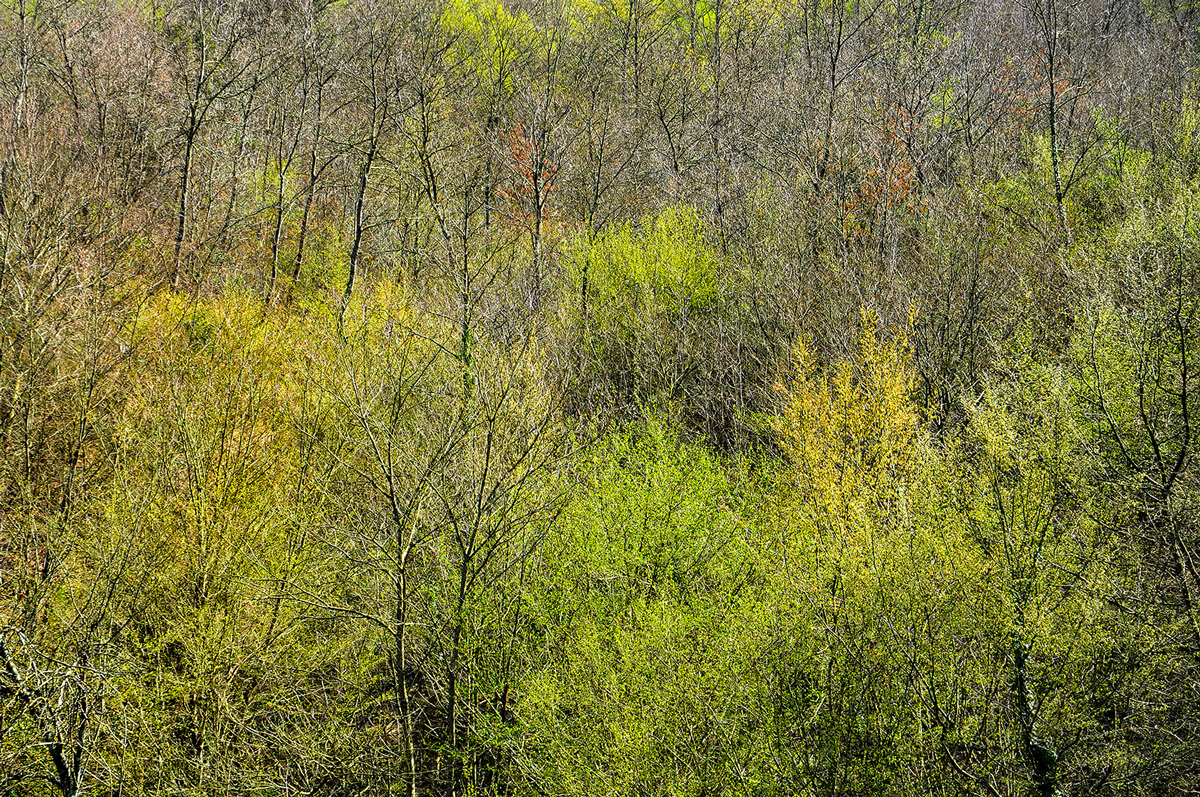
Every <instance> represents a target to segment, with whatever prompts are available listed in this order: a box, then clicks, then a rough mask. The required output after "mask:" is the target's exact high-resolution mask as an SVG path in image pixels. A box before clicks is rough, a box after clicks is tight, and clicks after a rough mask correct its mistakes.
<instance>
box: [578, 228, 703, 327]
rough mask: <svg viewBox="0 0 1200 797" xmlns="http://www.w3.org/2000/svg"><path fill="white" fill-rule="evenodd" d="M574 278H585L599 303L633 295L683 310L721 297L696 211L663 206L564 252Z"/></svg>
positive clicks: (646, 302) (589, 291)
mask: <svg viewBox="0 0 1200 797" xmlns="http://www.w3.org/2000/svg"><path fill="white" fill-rule="evenodd" d="M568 260H569V262H570V264H571V270H572V272H573V274H574V275H575V279H576V280H577V281H578V282H579V283H580V284H582V282H583V281H584V280H585V279H586V281H587V286H588V293H589V296H594V297H595V301H596V302H597V303H605V302H611V301H614V300H617V299H618V297H622V296H628V295H632V296H635V297H637V298H638V299H639V301H640V302H641V303H644V304H647V305H660V306H662V307H664V308H665V309H669V310H675V311H682V310H687V309H689V308H691V309H706V308H709V307H712V306H713V305H714V304H715V303H716V302H717V300H718V297H719V295H720V293H719V291H720V285H719V279H720V266H719V261H718V259H717V256H716V254H715V253H714V252H713V250H712V248H711V247H710V246H709V244H708V242H707V241H706V240H705V231H704V222H703V221H702V220H701V218H700V214H699V212H698V211H697V210H696V209H695V208H694V207H690V206H687V205H676V206H673V207H670V208H667V209H666V210H664V211H663V212H662V213H660V214H658V215H657V216H648V217H646V218H644V219H642V222H641V224H639V225H637V226H634V225H632V224H626V225H624V226H622V227H620V228H619V229H617V230H616V231H614V232H610V233H607V234H604V235H601V236H600V237H598V238H596V239H594V240H591V241H588V240H581V241H580V242H579V243H578V244H577V245H576V246H575V247H574V249H573V250H572V251H571V252H570V254H569V255H568Z"/></svg>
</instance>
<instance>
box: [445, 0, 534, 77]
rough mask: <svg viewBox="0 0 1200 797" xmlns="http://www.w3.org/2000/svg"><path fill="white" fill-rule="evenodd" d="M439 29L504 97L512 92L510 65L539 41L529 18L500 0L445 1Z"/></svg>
mask: <svg viewBox="0 0 1200 797" xmlns="http://www.w3.org/2000/svg"><path fill="white" fill-rule="evenodd" d="M442 27H443V29H444V30H445V31H446V34H447V35H448V36H450V37H452V38H453V39H454V40H455V41H456V42H457V43H456V45H455V46H456V47H457V48H458V52H459V53H460V54H461V55H462V56H463V57H465V58H467V59H468V60H469V61H470V63H471V64H472V66H473V68H474V70H475V72H476V74H478V75H479V76H480V77H481V78H482V79H483V80H484V81H486V84H487V85H488V86H491V87H495V88H497V89H500V90H502V91H504V92H505V93H507V92H509V91H511V90H512V88H513V82H512V81H513V75H512V64H513V61H514V60H515V59H516V58H517V56H518V54H519V53H522V52H525V51H526V50H527V49H528V48H529V46H530V45H531V44H532V43H533V42H536V41H538V39H539V34H538V30H537V28H536V26H535V25H534V24H533V22H532V21H531V20H530V19H529V16H528V15H527V14H525V12H524V11H517V12H516V13H513V12H510V11H509V10H508V9H507V8H506V7H505V5H504V3H502V2H501V0H447V3H446V7H445V10H444V11H443V12H442Z"/></svg>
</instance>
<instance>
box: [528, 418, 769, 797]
mask: <svg viewBox="0 0 1200 797" xmlns="http://www.w3.org/2000/svg"><path fill="white" fill-rule="evenodd" d="M579 479H580V485H579V489H577V490H576V491H575V494H576V498H575V500H573V501H572V502H571V504H570V505H569V506H568V507H567V509H566V511H565V513H564V520H563V524H562V526H561V531H560V533H559V534H558V535H556V536H555V537H554V538H552V539H550V540H547V544H546V546H545V547H544V548H543V553H542V557H543V558H542V560H541V561H542V565H541V568H540V571H541V578H540V579H539V583H538V586H537V587H536V588H535V590H534V591H533V593H532V597H531V600H532V602H531V606H530V611H531V612H533V613H534V614H535V616H536V617H537V618H538V620H539V623H540V625H541V627H542V629H543V631H542V634H543V640H542V642H541V645H540V646H539V652H538V654H537V655H536V659H535V660H541V661H544V662H545V663H544V664H543V665H541V666H540V667H538V668H537V669H536V670H535V671H534V672H533V673H532V674H531V675H530V677H529V679H528V681H527V682H526V683H525V684H523V686H522V690H523V693H524V695H525V697H524V700H523V702H522V704H521V706H520V708H519V716H520V717H521V721H522V735H523V736H524V738H525V741H524V742H523V744H522V750H521V755H520V758H519V761H520V763H521V764H522V775H523V777H524V778H526V779H527V780H528V782H529V784H530V786H531V787H533V788H537V789H547V790H549V791H551V792H552V793H555V794H587V793H595V791H596V790H598V789H599V790H603V791H605V792H608V793H614V794H700V793H705V792H706V791H711V790H713V789H719V790H721V791H723V792H728V793H747V792H748V791H751V790H752V785H753V783H754V780H753V777H752V774H751V773H750V772H749V771H748V770H747V769H746V768H745V764H746V763H748V761H747V759H748V758H750V757H753V756H754V755H756V753H755V750H754V742H753V739H752V737H748V736H747V731H748V730H749V727H750V726H749V723H752V722H753V719H752V710H753V709H752V706H753V701H754V695H755V693H756V691H757V689H758V687H757V684H756V681H755V679H754V677H753V673H752V672H751V670H750V668H751V667H752V663H753V661H754V658H755V657H756V656H757V655H759V653H760V652H761V650H762V648H761V646H762V645H763V644H764V641H765V638H764V637H763V635H762V633H761V631H762V629H761V618H760V617H759V610H758V608H757V606H756V603H755V601H754V599H753V597H752V596H753V595H754V594H755V591H754V589H753V586H752V584H753V581H754V576H753V569H752V566H751V560H750V557H749V553H750V552H749V549H748V548H747V540H746V537H745V529H744V525H743V523H742V521H741V520H740V519H739V516H738V514H737V503H738V502H737V498H736V496H735V495H734V494H733V492H732V488H731V485H730V483H729V481H728V479H727V477H726V476H725V475H724V473H723V472H722V468H721V466H720V464H719V463H718V462H717V461H716V460H715V459H714V457H713V455H712V454H711V453H709V452H707V451H706V450H705V449H704V448H702V447H700V446H697V445H696V444H691V443H687V442H684V441H682V440H680V439H679V437H678V436H677V434H676V433H675V432H674V431H672V430H671V429H670V427H669V426H668V424H667V422H666V421H665V420H663V419H661V418H654V419H651V420H649V421H647V422H645V423H644V424H641V425H639V426H638V427H636V428H634V429H631V430H629V431H628V432H625V433H622V434H618V435H614V436H612V437H610V438H608V439H607V440H605V441H604V442H603V443H602V444H601V445H600V446H599V447H598V450H597V451H595V452H594V453H593V454H591V455H590V456H589V458H588V460H587V461H586V463H585V464H584V465H583V467H582V469H581V473H580V476H579Z"/></svg>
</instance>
